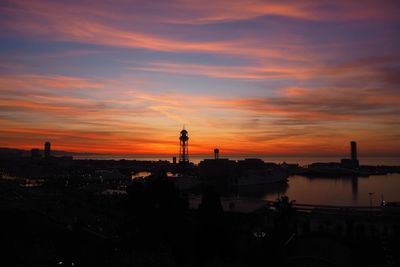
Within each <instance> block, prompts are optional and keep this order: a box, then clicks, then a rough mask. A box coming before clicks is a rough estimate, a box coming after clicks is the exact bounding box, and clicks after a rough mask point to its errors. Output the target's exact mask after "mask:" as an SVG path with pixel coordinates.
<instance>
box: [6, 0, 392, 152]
mask: <svg viewBox="0 0 400 267" xmlns="http://www.w3.org/2000/svg"><path fill="white" fill-rule="evenodd" d="M399 11H400V6H399V4H398V2H397V1H390V0H387V1H379V3H378V2H377V1H362V2H360V1H346V2H338V1H313V0H310V1H258V0H254V1H247V0H239V1H225V0H218V1H209V0H206V1H192V0H173V1H142V0H138V1H117V2H116V1H113V2H109V1H74V0H72V1H50V0H40V1H23V0H16V1H4V2H3V3H2V5H1V7H0V13H1V15H2V16H1V18H0V23H1V26H0V29H2V33H3V34H2V36H1V37H0V38H1V41H2V42H1V45H0V52H1V53H0V57H1V59H2V60H1V61H2V62H1V63H0V124H1V125H0V138H1V140H2V141H1V142H0V146H10V147H20V148H30V147H33V146H38V145H40V144H41V143H42V142H43V141H44V140H53V143H54V145H55V147H57V148H58V149H63V150H74V151H91V152H102V153H130V154H175V153H176V152H177V149H178V143H177V142H176V141H177V132H178V131H179V129H180V127H182V124H186V126H187V128H188V129H189V132H190V138H191V139H190V145H191V150H190V151H191V153H208V152H210V151H212V149H213V148H214V147H215V146H216V145H218V146H219V147H220V148H221V150H222V151H224V153H236V154H257V153H258V154H280V155H282V154H285V155H286V154H287V155H289V154H296V155H297V154H318V153H320V154H324V155H327V154H329V155H332V154H338V153H343V151H346V150H347V143H348V141H349V139H356V140H359V141H360V144H361V146H362V147H363V151H364V152H365V153H371V154H382V155H385V154H387V155H389V154H390V155H392V154H396V153H398V151H399V149H400V141H398V139H396V136H399V134H400V127H399V125H400V119H399V118H398V117H399V116H398V115H399V114H400V108H399V107H400V92H399V86H400V79H399V77H400V68H399V63H400V50H399V47H400V38H399V36H400V31H399V29H400V28H399V27H398V26H399V25H400V24H399V23H400V19H399V17H398V12H399Z"/></svg>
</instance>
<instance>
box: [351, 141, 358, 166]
mask: <svg viewBox="0 0 400 267" xmlns="http://www.w3.org/2000/svg"><path fill="white" fill-rule="evenodd" d="M350 146H351V160H352V161H353V162H356V161H358V160H357V142H356V141H351V142H350Z"/></svg>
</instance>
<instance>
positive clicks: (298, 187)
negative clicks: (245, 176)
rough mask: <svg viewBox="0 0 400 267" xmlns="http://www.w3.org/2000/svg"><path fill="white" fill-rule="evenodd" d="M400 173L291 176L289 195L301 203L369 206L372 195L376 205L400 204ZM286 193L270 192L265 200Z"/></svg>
mask: <svg viewBox="0 0 400 267" xmlns="http://www.w3.org/2000/svg"><path fill="white" fill-rule="evenodd" d="M399 190H400V174H389V175H376V176H370V177H337V178H331V177H329V178H327V177H313V178H309V177H304V176H297V175H295V176H291V177H289V186H288V188H287V190H285V192H284V193H285V194H286V195H287V196H289V198H291V199H295V200H296V202H298V203H305V204H321V205H340V206H353V205H354V206H369V195H368V193H369V192H373V193H374V195H375V196H381V198H378V197H375V198H374V199H373V205H380V202H381V200H382V199H384V200H386V201H400V194H399V193H398V192H399ZM279 194H282V191H276V192H273V193H271V192H270V191H266V192H265V193H264V196H263V198H264V199H267V200H274V199H276V198H277V197H279Z"/></svg>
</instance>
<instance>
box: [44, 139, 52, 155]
mask: <svg viewBox="0 0 400 267" xmlns="http://www.w3.org/2000/svg"><path fill="white" fill-rule="evenodd" d="M44 157H45V158H50V157H51V144H50V142H46V143H44Z"/></svg>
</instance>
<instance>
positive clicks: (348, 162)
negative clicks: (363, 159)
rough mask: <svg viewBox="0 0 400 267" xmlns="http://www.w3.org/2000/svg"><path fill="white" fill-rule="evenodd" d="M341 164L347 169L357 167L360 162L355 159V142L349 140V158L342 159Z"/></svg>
mask: <svg viewBox="0 0 400 267" xmlns="http://www.w3.org/2000/svg"><path fill="white" fill-rule="evenodd" d="M340 163H341V166H342V167H343V168H347V169H354V168H358V167H359V165H360V163H359V161H358V159H357V142H356V141H351V142H350V159H342V160H341V162H340Z"/></svg>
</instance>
